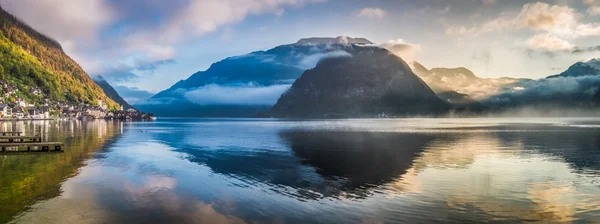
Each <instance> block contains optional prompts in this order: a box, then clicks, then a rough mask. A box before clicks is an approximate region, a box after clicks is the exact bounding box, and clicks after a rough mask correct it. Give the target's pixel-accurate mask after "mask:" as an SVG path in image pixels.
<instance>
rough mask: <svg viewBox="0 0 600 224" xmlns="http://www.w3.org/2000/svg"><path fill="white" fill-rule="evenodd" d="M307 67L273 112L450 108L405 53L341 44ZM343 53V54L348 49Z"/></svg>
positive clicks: (359, 113) (346, 113) (344, 113)
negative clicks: (310, 67)
mask: <svg viewBox="0 0 600 224" xmlns="http://www.w3.org/2000/svg"><path fill="white" fill-rule="evenodd" d="M337 51H338V52H337V53H336V54H332V56H331V57H329V58H325V59H322V60H321V61H320V62H319V63H318V64H317V66H316V67H315V68H313V69H309V70H307V71H305V72H304V73H303V74H302V76H301V77H300V78H298V79H297V80H296V81H295V82H294V84H293V85H292V87H291V88H290V89H289V90H288V91H287V92H286V93H284V94H283V95H282V96H281V98H280V99H279V100H278V102H277V104H276V105H275V106H274V107H273V109H272V110H271V112H270V115H271V116H274V117H371V116H378V115H382V114H385V115H388V116H409V115H419V114H421V115H426V114H439V113H443V112H445V111H447V110H448V109H450V106H449V105H448V104H447V103H445V102H443V101H442V100H440V99H439V98H438V97H437V96H436V95H435V93H434V92H433V91H432V90H431V89H430V88H429V87H428V86H427V84H425V82H423V81H422V80H421V79H420V78H419V77H418V76H417V75H415V74H414V73H413V72H412V70H411V69H410V67H409V66H408V65H407V64H406V63H405V62H404V61H403V60H402V59H401V58H399V57H397V56H395V55H394V54H392V53H391V52H389V51H388V50H386V49H383V48H379V47H371V46H359V45H345V46H339V48H338V50H337ZM342 51H343V52H342Z"/></svg>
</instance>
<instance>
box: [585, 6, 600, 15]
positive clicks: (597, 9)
mask: <svg viewBox="0 0 600 224" xmlns="http://www.w3.org/2000/svg"><path fill="white" fill-rule="evenodd" d="M587 13H588V14H590V15H592V16H600V6H590V7H589V8H588V10H587Z"/></svg>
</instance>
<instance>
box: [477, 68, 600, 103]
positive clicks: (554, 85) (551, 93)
mask: <svg viewBox="0 0 600 224" xmlns="http://www.w3.org/2000/svg"><path fill="white" fill-rule="evenodd" d="M598 86H600V76H598V75H587V76H578V77H562V76H561V77H554V78H545V79H540V80H531V81H526V82H522V83H520V85H518V86H516V87H515V88H510V89H504V91H503V92H501V93H499V94H496V95H494V96H491V97H489V98H487V99H483V100H481V102H482V103H485V104H487V105H493V106H499V107H502V106H514V105H517V104H519V105H531V104H533V103H553V104H557V103H571V101H573V102H572V103H577V102H575V101H583V102H585V101H587V100H593V97H594V95H595V94H596V93H597V91H598ZM563 101H564V102H563Z"/></svg>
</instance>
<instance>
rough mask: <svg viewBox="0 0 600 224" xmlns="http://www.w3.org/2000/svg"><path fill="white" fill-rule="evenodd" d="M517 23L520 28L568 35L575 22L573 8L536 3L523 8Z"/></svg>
mask: <svg viewBox="0 0 600 224" xmlns="http://www.w3.org/2000/svg"><path fill="white" fill-rule="evenodd" d="M517 21H518V23H519V24H520V25H521V26H522V27H526V28H529V29H532V30H544V31H549V32H553V33H563V34H564V33H568V32H570V31H571V28H572V27H574V26H575V25H576V24H577V23H578V21H577V15H576V13H575V10H574V9H573V8H570V7H569V6H566V5H549V4H547V3H542V2H536V3H529V4H525V5H524V6H523V9H522V10H521V13H519V15H518V16H517Z"/></svg>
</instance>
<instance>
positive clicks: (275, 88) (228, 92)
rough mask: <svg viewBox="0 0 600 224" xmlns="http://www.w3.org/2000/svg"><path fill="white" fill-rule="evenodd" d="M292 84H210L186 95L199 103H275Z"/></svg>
mask: <svg viewBox="0 0 600 224" xmlns="http://www.w3.org/2000/svg"><path fill="white" fill-rule="evenodd" d="M290 86H291V85H272V86H254V85H252V84H247V85H237V86H221V85H216V84H210V85H206V86H203V87H200V88H198V89H195V90H192V91H189V92H186V93H185V94H184V96H185V97H186V98H187V99H188V100H189V101H191V102H194V103H196V104H199V105H274V104H275V103H276V102H277V100H278V99H279V97H280V96H281V94H282V93H284V92H285V91H287V90H288V89H289V87H290Z"/></svg>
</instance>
